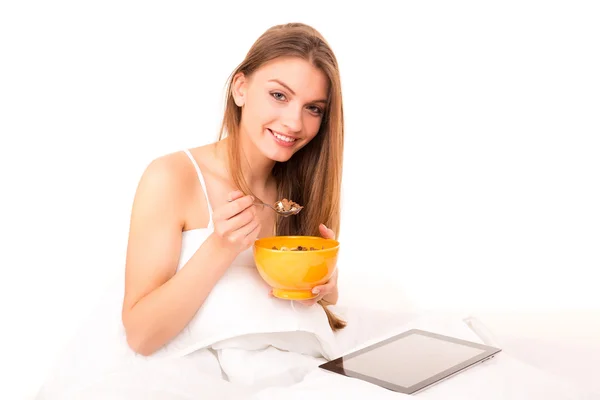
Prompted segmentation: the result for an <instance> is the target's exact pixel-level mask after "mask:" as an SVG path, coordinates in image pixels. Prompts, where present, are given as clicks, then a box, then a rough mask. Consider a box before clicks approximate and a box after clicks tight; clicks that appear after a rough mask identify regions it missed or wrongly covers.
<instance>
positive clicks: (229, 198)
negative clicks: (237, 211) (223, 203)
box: [227, 190, 244, 202]
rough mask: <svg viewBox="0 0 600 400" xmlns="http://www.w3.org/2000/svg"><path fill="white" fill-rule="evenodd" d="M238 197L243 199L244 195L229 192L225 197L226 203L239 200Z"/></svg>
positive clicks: (237, 192)
mask: <svg viewBox="0 0 600 400" xmlns="http://www.w3.org/2000/svg"><path fill="white" fill-rule="evenodd" d="M240 197H244V193H243V192H242V191H241V190H234V191H233V192H229V194H228V196H227V201H228V202H232V201H234V200H237V199H239V198H240Z"/></svg>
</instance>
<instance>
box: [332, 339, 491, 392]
mask: <svg viewBox="0 0 600 400" xmlns="http://www.w3.org/2000/svg"><path fill="white" fill-rule="evenodd" d="M484 352H485V350H482V349H476V348H473V347H470V346H465V345H462V344H457V343H452V342H447V341H445V340H440V339H435V338H432V337H428V336H424V335H419V334H412V335H409V336H405V337H403V338H400V339H398V340H395V341H393V342H390V343H387V344H385V345H383V346H381V347H377V348H375V349H373V350H371V351H368V352H366V353H362V354H359V355H357V356H355V357H352V358H350V359H344V363H343V367H344V369H345V370H351V371H354V372H358V373H359V374H363V375H367V376H371V377H373V378H376V379H380V380H382V381H386V382H390V383H394V384H396V385H399V386H404V387H411V386H413V385H416V384H417V383H419V382H422V381H424V380H425V379H429V378H431V377H432V376H434V375H437V374H439V373H441V372H444V371H446V370H447V369H449V368H452V367H454V366H455V365H457V364H460V363H462V362H464V361H467V360H469V359H471V358H473V357H475V356H477V355H479V354H482V353H484Z"/></svg>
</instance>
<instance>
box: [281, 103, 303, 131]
mask: <svg viewBox="0 0 600 400" xmlns="http://www.w3.org/2000/svg"><path fill="white" fill-rule="evenodd" d="M282 123H283V125H284V126H285V127H286V128H288V129H289V130H290V131H292V132H300V131H301V130H302V110H299V109H298V108H296V107H291V106H289V107H287V109H286V110H285V112H284V113H283V121H282Z"/></svg>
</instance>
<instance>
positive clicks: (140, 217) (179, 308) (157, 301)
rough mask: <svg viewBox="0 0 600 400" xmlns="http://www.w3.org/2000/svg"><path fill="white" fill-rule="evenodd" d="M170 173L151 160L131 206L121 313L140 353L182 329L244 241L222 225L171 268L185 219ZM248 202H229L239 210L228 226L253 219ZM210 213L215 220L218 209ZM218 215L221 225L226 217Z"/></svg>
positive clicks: (249, 223) (147, 352)
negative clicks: (180, 264)
mask: <svg viewBox="0 0 600 400" xmlns="http://www.w3.org/2000/svg"><path fill="white" fill-rule="evenodd" d="M173 175H174V173H173V171H172V170H170V169H169V166H168V165H165V162H164V160H158V161H155V162H154V163H152V164H151V165H150V166H149V167H148V169H147V170H146V171H145V172H144V175H143V176H142V179H141V180H140V184H139V186H138V190H137V192H136V196H135V199H134V204H133V209H132V215H131V224H130V232H129V242H128V247H127V260H126V273H125V298H124V301H123V310H122V319H123V325H124V326H125V332H126V335H127V342H128V344H129V346H130V347H131V348H132V349H133V350H134V351H135V352H137V353H140V354H142V355H150V354H152V353H154V352H155V351H156V350H158V349H159V348H161V347H162V346H163V345H164V344H166V343H167V342H168V341H170V340H171V339H172V338H174V337H175V336H176V335H177V334H178V333H179V332H181V330H183V328H184V327H185V326H186V325H187V324H188V323H189V322H190V320H191V319H192V317H193V316H194V315H195V313H196V312H197V311H198V309H199V308H200V307H201V306H202V304H203V303H204V300H205V299H206V297H207V296H208V294H209V293H210V291H211V290H212V288H213V287H214V285H215V284H216V282H217V281H218V280H219V279H220V278H221V276H222V275H223V273H224V272H225V271H226V269H227V268H228V267H229V265H230V264H231V262H232V261H233V259H234V258H235V257H236V256H237V254H238V253H239V251H240V249H242V247H241V245H245V244H246V243H241V245H240V243H239V242H240V241H238V242H235V243H234V240H233V239H237V237H235V236H234V237H233V238H232V237H231V235H230V236H227V234H228V233H231V232H234V231H235V230H231V231H227V232H225V231H224V229H223V228H221V229H220V230H219V234H216V233H215V234H213V235H211V236H210V237H209V238H208V239H207V240H206V241H205V242H204V243H203V244H202V246H201V247H200V248H199V249H198V250H197V251H196V253H195V254H194V255H193V256H192V257H191V258H190V260H189V261H188V262H187V264H186V265H185V268H183V269H182V270H181V271H179V272H178V273H177V274H175V272H176V269H177V264H178V262H179V253H180V250H181V237H182V228H183V220H182V219H181V217H180V213H181V207H182V201H181V196H178V195H177V193H181V188H178V187H177V185H178V183H177V179H176V177H175V176H173ZM239 197H241V195H240V196H239ZM244 201H245V202H244ZM246 204H248V205H247V206H245V205H246ZM250 204H251V199H249V198H248V199H247V198H240V199H238V200H237V202H236V203H230V207H231V209H232V210H235V211H237V210H239V211H243V212H241V213H239V214H237V215H235V217H234V218H230V219H229V220H227V221H226V222H229V226H230V227H231V226H233V227H235V226H237V225H235V224H234V223H232V222H231V221H233V220H235V222H237V223H238V225H241V226H246V227H252V226H253V225H252V224H254V223H256V221H255V218H254V212H253V208H252V207H249V205H250ZM234 206H237V208H235V209H234V208H233V207H234ZM244 206H245V207H244ZM239 211H238V212H239ZM214 218H215V225H216V224H217V221H216V219H217V215H216V211H215V216H214ZM219 218H220V219H219V223H220V225H219V226H222V225H223V223H222V222H221V220H222V219H224V218H223V217H219ZM247 229H248V228H247ZM215 230H216V231H217V229H215ZM250 239H251V238H250ZM250 239H249V240H248V241H250ZM234 244H237V246H233V245H234Z"/></svg>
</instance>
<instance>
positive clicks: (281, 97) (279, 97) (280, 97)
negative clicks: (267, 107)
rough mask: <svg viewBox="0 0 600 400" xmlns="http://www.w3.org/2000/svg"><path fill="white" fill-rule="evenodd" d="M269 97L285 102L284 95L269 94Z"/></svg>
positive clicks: (278, 93)
mask: <svg viewBox="0 0 600 400" xmlns="http://www.w3.org/2000/svg"><path fill="white" fill-rule="evenodd" d="M271 96H273V98H274V99H275V100H279V101H285V95H284V94H283V93H281V92H273V93H271Z"/></svg>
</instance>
